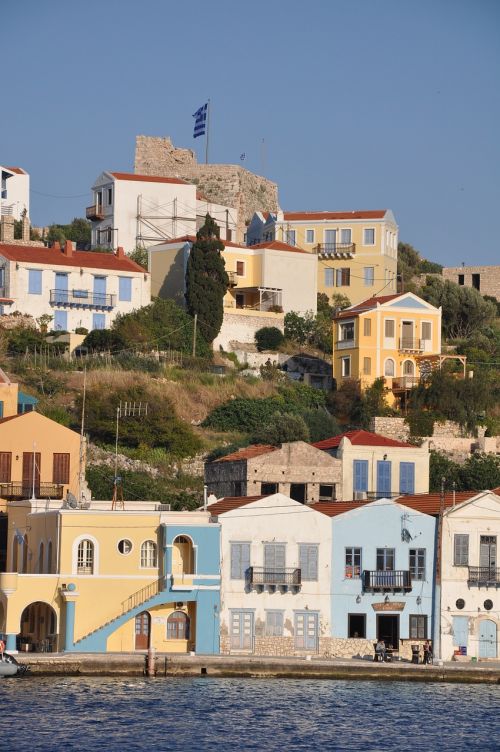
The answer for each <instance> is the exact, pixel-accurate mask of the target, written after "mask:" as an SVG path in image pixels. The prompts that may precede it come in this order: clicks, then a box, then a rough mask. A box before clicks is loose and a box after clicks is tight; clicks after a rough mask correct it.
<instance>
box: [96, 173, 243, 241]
mask: <svg viewBox="0 0 500 752" xmlns="http://www.w3.org/2000/svg"><path fill="white" fill-rule="evenodd" d="M207 213H208V214H210V215H211V216H212V217H213V219H215V221H216V222H217V224H218V225H219V228H220V237H221V238H223V239H226V238H227V239H229V240H230V239H231V238H232V237H234V233H235V232H236V225H237V212H236V210H235V209H233V208H230V207H226V206H222V205H220V204H214V203H212V202H211V201H209V200H208V199H207V198H205V197H204V196H203V195H202V194H201V193H199V192H198V191H197V189H196V185H194V184H193V183H188V182H186V181H185V180H182V179H181V178H175V177H171V178H165V177H155V176H152V175H136V174H135V173H127V172H108V171H105V172H102V173H101V174H100V175H99V177H98V178H97V180H96V181H95V183H94V185H93V186H92V205H91V206H89V207H87V210H86V216H87V219H90V220H91V222H92V247H93V248H95V247H106V248H112V249H116V248H117V247H118V246H119V245H120V246H122V247H123V248H124V249H125V251H126V252H127V253H130V252H131V251H133V250H134V248H136V247H141V248H144V247H148V246H150V245H152V244H153V243H159V242H161V241H164V240H168V239H169V238H176V237H179V236H181V235H185V234H191V235H194V234H195V233H196V230H197V229H199V228H200V227H201V225H202V224H203V223H204V221H205V216H206V214H207Z"/></svg>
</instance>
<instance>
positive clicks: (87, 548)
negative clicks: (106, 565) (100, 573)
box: [76, 539, 94, 574]
mask: <svg viewBox="0 0 500 752" xmlns="http://www.w3.org/2000/svg"><path fill="white" fill-rule="evenodd" d="M76 572H77V574H94V544H93V543H92V541H90V540H87V539H85V540H82V541H80V543H79V544H78V558H77V566H76Z"/></svg>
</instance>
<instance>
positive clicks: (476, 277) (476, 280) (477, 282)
mask: <svg viewBox="0 0 500 752" xmlns="http://www.w3.org/2000/svg"><path fill="white" fill-rule="evenodd" d="M472 287H474V288H475V289H476V290H480V289H481V275H480V274H473V275H472Z"/></svg>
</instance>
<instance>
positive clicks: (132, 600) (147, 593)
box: [122, 577, 165, 614]
mask: <svg viewBox="0 0 500 752" xmlns="http://www.w3.org/2000/svg"><path fill="white" fill-rule="evenodd" d="M164 589H165V577H160V579H159V580H155V581H154V582H150V584H149V585H146V586H145V587H143V588H141V589H140V590H138V591H137V592H136V593H132V595H129V597H128V598H127V599H126V600H124V601H122V613H124V614H126V613H128V611H131V610H132V609H133V608H136V606H141V605H142V604H143V603H145V602H146V601H148V600H149V599H150V598H154V596H155V595H158V593H161V591H162V590H164Z"/></svg>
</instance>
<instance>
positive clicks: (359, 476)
mask: <svg viewBox="0 0 500 752" xmlns="http://www.w3.org/2000/svg"><path fill="white" fill-rule="evenodd" d="M353 476H354V491H368V460H354V468H353Z"/></svg>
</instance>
